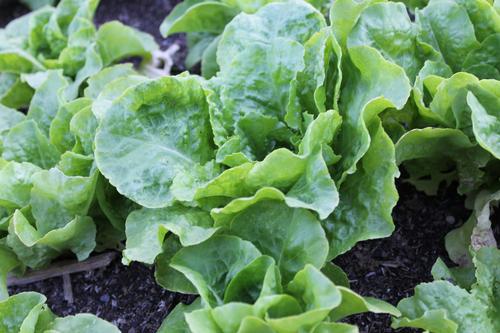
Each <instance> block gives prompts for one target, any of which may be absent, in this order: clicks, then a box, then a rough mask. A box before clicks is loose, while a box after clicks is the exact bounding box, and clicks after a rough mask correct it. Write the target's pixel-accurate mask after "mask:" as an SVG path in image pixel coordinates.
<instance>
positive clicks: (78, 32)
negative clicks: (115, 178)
mask: <svg viewBox="0 0 500 333" xmlns="http://www.w3.org/2000/svg"><path fill="white" fill-rule="evenodd" d="M97 4H98V2H97V1H90V0H89V1H87V0H81V1H80V0H79V1H76V0H71V1H69V0H68V1H65V0H63V1H61V2H60V3H59V5H58V6H57V7H56V8H52V7H48V6H47V7H43V8H42V9H40V10H37V11H34V12H32V13H30V14H28V15H26V16H23V17H21V18H19V19H17V20H15V21H13V22H11V23H10V24H9V25H8V26H7V27H6V28H5V29H3V30H0V76H2V78H6V80H2V84H3V85H2V87H3V88H2V89H3V90H2V93H5V94H4V95H2V96H3V97H4V99H2V100H1V101H2V103H3V104H0V154H1V158H0V192H1V194H0V197H1V198H0V248H1V251H0V298H5V297H6V296H7V293H6V290H5V279H6V274H7V272H9V271H12V270H17V271H18V272H22V271H23V270H24V269H25V268H32V269H37V268H40V267H43V266H46V265H48V264H49V263H50V262H51V261H52V260H53V259H55V258H57V257H59V256H61V255H64V254H65V253H66V252H71V253H73V254H75V255H76V257H77V258H78V259H79V260H83V259H86V258H87V257H88V256H89V255H90V253H91V252H92V251H94V250H96V249H97V250H99V249H104V248H116V247H119V246H120V245H119V242H120V240H122V239H123V238H124V221H125V218H126V216H127V214H128V212H129V211H130V210H131V207H132V206H133V204H131V203H130V202H129V201H128V200H125V199H123V198H122V197H121V196H120V195H119V194H118V193H117V192H116V189H115V188H114V187H112V186H110V185H109V183H108V182H107V180H106V179H104V178H103V177H102V175H101V174H100V172H99V170H97V168H96V166H95V162H94V136H95V131H96V128H97V125H98V121H97V118H96V116H94V113H93V111H92V107H93V102H94V99H96V98H97V96H96V91H100V89H101V88H100V86H99V85H101V86H102V85H104V84H105V83H104V81H105V79H103V78H102V76H103V75H105V74H106V73H108V75H106V77H107V79H108V80H111V79H112V78H111V77H110V76H111V75H118V74H116V73H121V74H127V75H131V76H132V75H133V74H136V72H135V71H134V70H133V69H132V66H131V65H116V66H113V67H109V66H110V65H112V64H113V63H114V62H116V61H120V60H122V59H124V58H126V57H128V56H132V55H136V56H144V57H146V58H147V57H150V56H151V52H152V51H153V50H155V49H156V47H157V46H156V44H155V42H154V41H153V39H152V37H150V36H149V35H146V34H143V33H141V32H138V31H136V30H134V29H132V28H129V27H126V26H124V25H122V24H121V23H119V22H111V23H107V24H105V25H103V26H101V27H100V28H99V30H98V31H96V29H95V27H94V25H93V23H92V18H93V13H94V11H95V8H96V6H97ZM105 67H108V70H106V71H104V70H103V69H104V68H105ZM102 73H104V74H102ZM11 79H12V80H11ZM83 87H86V88H85V91H83ZM11 97H12V98H11ZM5 98H6V99H5ZM24 105H26V106H27V111H26V112H25V113H22V112H19V111H16V110H15V109H12V108H11V107H20V106H24ZM115 202H116V203H119V204H120V205H119V206H116V207H115V204H114V203H115Z"/></svg>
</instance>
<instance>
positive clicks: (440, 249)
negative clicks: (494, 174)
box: [335, 181, 470, 333]
mask: <svg viewBox="0 0 500 333" xmlns="http://www.w3.org/2000/svg"><path fill="white" fill-rule="evenodd" d="M398 191H399V196H400V199H399V202H398V204H397V206H396V207H395V209H394V211H393V214H392V215H393V218H394V223H395V224H396V231H395V232H394V233H393V235H392V236H391V237H389V238H385V239H379V240H372V241H365V242H361V243H359V244H357V245H356V246H355V247H354V248H353V249H352V250H351V251H349V252H348V253H346V254H344V255H342V256H340V257H338V258H336V259H335V263H337V264H338V265H339V266H341V267H342V268H343V269H344V270H345V271H346V273H347V274H348V276H349V279H350V281H351V288H352V289H353V290H354V291H356V292H358V293H360V294H361V295H364V296H373V297H377V298H380V299H383V300H385V301H388V302H390V303H392V304H394V305H396V304H397V302H398V301H399V300H401V299H403V298H405V297H408V296H411V295H412V294H413V288H414V287H415V286H416V285H417V284H419V283H421V282H428V281H432V276H431V273H430V272H431V268H432V265H433V264H434V263H435V262H436V259H437V258H438V257H441V258H442V259H444V260H445V261H447V262H448V260H447V259H448V258H447V254H446V250H445V247H444V236H445V235H446V234H447V233H448V232H449V231H451V230H453V229H454V228H456V227H458V226H460V225H461V224H463V223H464V222H465V221H466V220H467V218H468V217H469V215H470V212H469V211H467V210H466V209H465V208H464V198H463V197H460V196H459V195H458V194H457V192H456V187H454V186H451V187H449V188H442V189H441V190H440V191H439V193H438V195H437V196H434V197H431V196H427V195H425V194H424V193H421V192H418V191H416V190H415V189H414V188H413V187H412V186H411V185H409V184H405V183H403V182H401V181H400V182H398ZM349 321H350V322H351V323H354V324H357V325H358V326H359V327H360V331H361V332H367V333H368V332H394V330H392V329H391V328H390V322H391V321H390V318H389V317H388V316H385V315H376V314H362V315H357V316H354V317H353V318H350V320H349ZM398 332H401V333H403V332H405V333H409V332H418V331H417V330H411V329H405V330H399V331H398Z"/></svg>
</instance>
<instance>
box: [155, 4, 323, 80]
mask: <svg viewBox="0 0 500 333" xmlns="http://www.w3.org/2000/svg"><path fill="white" fill-rule="evenodd" d="M272 2H278V1H275V0H263V1H261V0H258V1H254V0H243V1H211V0H210V1H208V0H207V1H203V0H195V1H192V0H187V1H183V2H181V3H179V4H178V5H177V6H175V8H174V9H173V10H172V12H170V14H169V15H168V16H167V17H166V18H165V20H164V21H163V23H162V24H161V26H160V32H161V33H162V35H163V36H164V37H167V36H170V35H172V34H175V33H179V32H184V33H187V41H188V46H189V53H188V56H187V58H186V66H187V67H188V68H191V67H193V66H194V65H196V64H197V63H199V62H201V72H202V75H203V76H204V77H206V78H210V77H212V76H213V75H215V74H216V72H217V71H218V68H219V67H218V63H217V62H216V60H215V58H216V53H217V48H218V45H219V41H220V35H221V34H222V32H223V31H224V28H225V27H226V25H227V24H228V23H229V22H230V21H231V20H232V19H233V18H234V17H235V16H236V15H238V14H239V13H241V12H243V13H247V14H252V13H255V12H256V11H257V10H258V9H260V8H261V7H263V6H265V5H267V4H268V3H272ZM307 2H309V3H310V4H311V5H313V6H314V7H316V8H318V9H320V10H321V9H325V10H326V8H327V6H328V3H327V1H324V0H312V1H307Z"/></svg>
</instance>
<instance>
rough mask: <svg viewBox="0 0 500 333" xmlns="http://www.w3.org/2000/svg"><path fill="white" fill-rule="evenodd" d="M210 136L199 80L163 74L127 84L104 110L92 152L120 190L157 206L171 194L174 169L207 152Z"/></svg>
mask: <svg viewBox="0 0 500 333" xmlns="http://www.w3.org/2000/svg"><path fill="white" fill-rule="evenodd" d="M181 124H182V125H181ZM211 141H212V134H211V130H210V125H209V119H208V105H207V104H206V100H205V95H204V93H203V90H202V89H201V86H200V84H199V82H198V80H197V79H196V78H193V77H187V78H186V77H165V78H162V79H158V80H154V81H147V82H144V83H142V84H139V85H138V86H135V87H134V88H132V89H129V90H127V91H126V92H125V94H124V95H123V96H122V97H121V98H119V99H118V100H117V101H116V102H115V103H114V104H113V106H112V107H111V109H110V110H109V112H106V113H105V115H104V118H103V120H102V122H101V124H100V126H99V129H98V131H97V135H96V141H95V145H96V151H95V156H96V161H97V165H98V167H99V169H100V171H101V172H102V173H103V175H104V176H105V177H106V178H108V179H109V181H110V183H111V184H113V185H114V186H116V187H117V189H118V191H119V192H120V193H122V194H124V195H125V196H127V197H128V198H130V199H132V200H134V201H135V202H137V203H139V204H141V205H143V206H145V207H149V208H160V207H166V206H168V205H170V204H171V203H172V202H173V200H174V197H173V194H172V191H171V188H170V187H171V184H172V181H173V179H174V178H175V176H176V174H177V173H179V172H180V171H181V170H186V169H189V168H193V167H195V166H196V165H199V164H204V163H206V162H208V161H209V160H210V159H211V158H212V156H213V152H212V149H211V148H210V147H211ZM116 142H119V144H118V145H117V144H116ZM145 152H147V154H144V153H145ZM125 165H126V168H124V167H123V166H125Z"/></svg>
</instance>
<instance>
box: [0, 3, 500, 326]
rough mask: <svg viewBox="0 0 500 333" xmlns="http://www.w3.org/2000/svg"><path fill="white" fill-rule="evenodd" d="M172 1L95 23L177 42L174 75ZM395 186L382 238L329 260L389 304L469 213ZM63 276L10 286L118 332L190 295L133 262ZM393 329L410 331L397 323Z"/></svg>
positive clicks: (0, 17) (103, 10)
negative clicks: (168, 29) (168, 21)
mask: <svg viewBox="0 0 500 333" xmlns="http://www.w3.org/2000/svg"><path fill="white" fill-rule="evenodd" d="M173 6H175V2H171V1H162V0H141V1H136V0H128V1H127V0H101V4H100V6H99V8H98V10H97V14H96V23H97V24H102V23H104V22H106V21H109V20H115V19H116V20H120V21H122V22H123V23H126V24H128V25H131V26H134V27H136V28H138V29H141V30H143V31H146V32H148V33H150V34H152V35H154V36H155V38H156V40H157V41H158V43H159V44H160V45H161V48H162V49H166V48H168V47H169V46H170V45H172V44H173V43H177V44H178V45H179V46H181V50H180V51H179V52H178V53H177V54H176V56H175V59H174V60H175V66H174V68H173V73H179V72H182V71H184V70H185V67H184V65H183V60H184V57H185V54H186V48H185V39H184V37H183V36H174V37H170V38H168V39H163V38H162V37H161V35H160V34H159V32H158V27H159V25H160V23H161V21H162V20H163V18H164V17H165V16H166V15H167V14H168V13H169V11H170V10H172V8H173ZM26 12H28V10H27V9H26V8H24V7H23V6H21V5H17V4H13V5H10V6H8V7H4V8H0V27H1V26H4V25H6V24H7V23H8V22H9V21H10V20H12V19H13V18H15V17H18V16H20V15H22V14H25V13H26ZM397 187H398V191H399V195H400V200H399V203H398V204H397V206H396V208H395V209H394V212H393V217H394V222H395V224H396V230H395V232H394V234H393V235H392V236H391V237H389V238H386V239H381V240H372V241H365V242H361V243H359V244H358V245H357V246H356V247H354V249H352V250H351V251H350V252H349V253H347V254H344V255H342V256H340V257H338V258H337V259H335V263H336V264H338V265H339V266H341V267H342V268H343V269H344V270H345V271H346V273H347V274H348V276H349V279H350V283H351V288H352V289H353V290H355V291H356V292H358V293H360V294H362V295H365V296H373V297H377V298H380V299H383V300H386V301H388V302H390V303H392V304H394V305H396V304H397V302H398V300H400V299H402V298H404V297H407V296H410V295H412V293H413V288H414V287H415V286H416V285H417V284H418V283H420V282H426V281H431V280H432V276H431V275H430V270H431V267H432V265H433V264H434V262H435V261H436V259H437V258H438V257H441V258H443V259H445V260H446V251H445V248H444V236H445V235H446V233H447V232H449V231H450V230H452V229H454V228H456V227H457V226H459V225H461V224H462V223H463V222H464V221H465V220H466V219H467V217H468V215H469V214H470V212H469V211H467V210H466V209H465V208H464V199H463V197H460V196H459V195H457V194H456V187H454V186H450V187H448V188H442V189H441V190H440V191H439V193H438V195H437V196H433V197H430V196H426V195H425V194H423V193H420V192H417V191H416V190H415V189H414V188H413V187H412V186H410V185H409V184H406V183H404V182H403V181H398V184H397ZM497 217H498V214H497ZM497 229H498V228H497ZM498 232H499V231H498V230H496V233H497V234H498ZM71 282H72V286H73V296H74V301H73V303H72V304H68V303H67V302H66V301H65V300H64V294H63V288H62V285H63V284H62V278H53V279H48V280H45V281H42V282H38V283H34V284H30V285H26V286H22V287H16V288H11V289H10V292H11V293H18V292H22V291H28V290H31V291H37V292H41V293H43V294H45V295H46V296H47V297H48V303H49V305H50V307H51V309H52V310H53V311H54V312H55V313H56V314H58V315H62V316H64V315H70V314H76V313H81V312H88V313H94V314H96V315H98V316H100V317H101V318H103V319H106V320H108V321H110V322H112V323H114V324H116V325H117V326H118V327H119V328H120V329H121V330H122V332H124V333H139V332H141V333H142V332H144V333H154V332H156V330H157V329H158V327H159V326H160V325H161V322H162V321H163V319H164V318H165V316H166V315H167V314H168V313H169V312H170V311H171V310H172V309H173V308H174V307H175V305H176V304H178V303H179V302H184V303H189V302H191V301H192V300H193V299H194V297H193V296H187V295H181V294H176V293H170V292H168V291H166V290H164V289H162V288H161V287H160V286H158V285H157V284H156V283H155V280H154V272H153V268H151V267H146V266H143V265H140V264H135V263H134V264H132V265H131V266H129V267H125V266H123V265H122V264H121V263H120V260H119V259H116V260H115V261H113V262H112V263H111V265H109V266H108V267H105V268H101V269H97V270H95V271H90V272H84V273H79V274H73V275H71ZM347 321H348V322H351V323H353V324H356V325H358V326H359V327H360V332H362V333H368V332H369V333H385V332H394V330H392V329H391V328H390V318H389V316H386V315H375V314H361V315H356V316H352V317H350V318H349V319H348V320H347ZM398 332H401V333H403V332H404V333H410V332H417V331H416V330H411V329H404V330H398Z"/></svg>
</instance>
